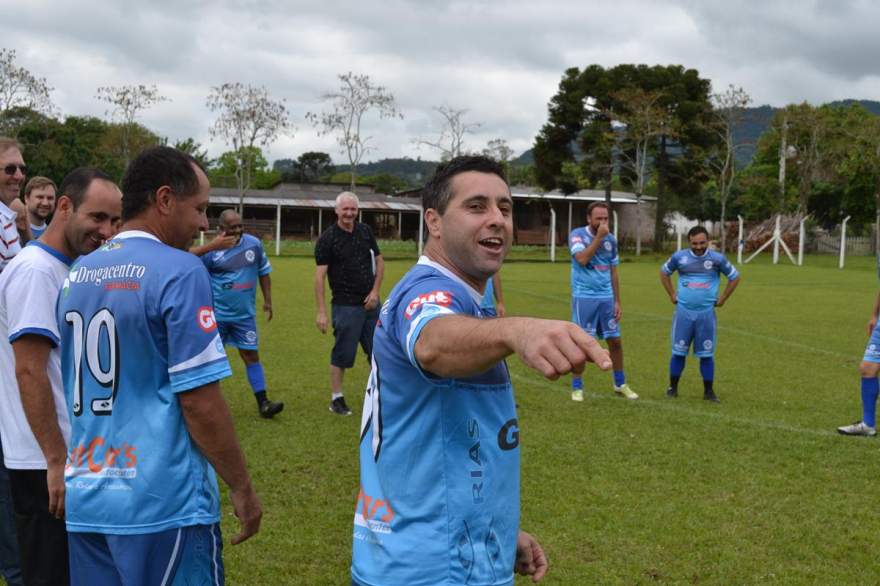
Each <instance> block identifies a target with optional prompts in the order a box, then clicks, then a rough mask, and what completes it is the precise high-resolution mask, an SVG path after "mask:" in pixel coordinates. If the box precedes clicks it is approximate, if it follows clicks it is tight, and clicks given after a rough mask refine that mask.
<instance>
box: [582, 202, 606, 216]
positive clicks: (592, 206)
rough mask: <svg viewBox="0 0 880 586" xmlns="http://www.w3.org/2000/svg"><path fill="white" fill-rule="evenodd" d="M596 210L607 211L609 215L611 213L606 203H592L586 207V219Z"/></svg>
mask: <svg viewBox="0 0 880 586" xmlns="http://www.w3.org/2000/svg"><path fill="white" fill-rule="evenodd" d="M596 208H605V209H606V210H608V213H609V214H610V213H611V208H609V207H608V204H607V203H605V202H604V201H594V202H593V203H591V204H590V205H588V206H587V217H588V218H589V217H590V216H592V215H593V210H595V209H596Z"/></svg>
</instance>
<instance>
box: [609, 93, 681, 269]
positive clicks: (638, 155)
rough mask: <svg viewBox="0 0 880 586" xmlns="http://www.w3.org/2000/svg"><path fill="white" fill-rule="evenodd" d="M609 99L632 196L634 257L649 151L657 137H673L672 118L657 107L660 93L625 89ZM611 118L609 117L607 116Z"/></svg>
mask: <svg viewBox="0 0 880 586" xmlns="http://www.w3.org/2000/svg"><path fill="white" fill-rule="evenodd" d="M612 97H613V98H614V99H615V101H616V102H617V103H619V104H620V109H619V110H618V112H616V113H615V114H614V115H613V116H614V118H613V119H612V131H611V132H612V135H613V137H612V138H613V139H614V141H615V144H616V151H617V152H618V153H619V165H620V168H621V169H620V170H621V175H623V176H624V177H627V176H628V178H629V183H630V185H631V186H632V189H633V191H634V192H635V196H636V256H639V255H640V254H641V253H642V215H641V214H642V212H641V208H642V205H641V204H642V196H643V195H644V193H645V186H646V185H647V182H648V178H649V177H650V174H651V171H652V169H651V157H650V151H651V149H652V147H654V145H655V143H656V142H657V140H658V139H659V138H660V137H673V138H674V137H676V136H677V134H678V133H677V130H676V129H675V122H674V120H673V118H672V115H671V113H670V112H669V111H667V109H666V108H663V107H661V106H660V102H661V100H662V98H663V93H662V92H660V91H656V90H655V91H645V90H643V89H641V88H628V89H624V90H620V91H617V92H614V93H613V94H612ZM608 115H609V117H611V114H610V113H609V114H608Z"/></svg>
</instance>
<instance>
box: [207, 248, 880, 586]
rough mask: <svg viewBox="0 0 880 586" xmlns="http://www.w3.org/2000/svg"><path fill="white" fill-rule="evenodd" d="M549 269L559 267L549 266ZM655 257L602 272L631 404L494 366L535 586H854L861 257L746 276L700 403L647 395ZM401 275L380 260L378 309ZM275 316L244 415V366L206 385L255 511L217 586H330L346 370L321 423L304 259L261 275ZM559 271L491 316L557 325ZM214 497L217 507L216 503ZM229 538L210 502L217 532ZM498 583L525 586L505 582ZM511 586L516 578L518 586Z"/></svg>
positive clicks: (564, 300) (659, 307)
mask: <svg viewBox="0 0 880 586" xmlns="http://www.w3.org/2000/svg"><path fill="white" fill-rule="evenodd" d="M563 253H564V250H563ZM662 260H663V259H662V258H661V257H651V256H647V257H643V259H641V260H639V261H635V262H627V261H625V262H624V263H623V264H622V265H621V267H620V274H621V283H622V293H623V311H624V317H623V322H622V330H623V340H624V347H625V353H626V362H627V367H626V371H627V378H628V382H629V383H630V384H631V386H632V387H633V389H634V390H636V392H638V393H639V394H640V395H641V397H642V398H641V399H640V400H638V401H635V402H628V401H625V400H623V399H618V398H616V397H614V396H613V393H612V392H611V375H610V374H604V373H602V374H600V373H598V372H597V371H595V370H594V371H592V372H589V373H588V375H587V376H586V378H585V386H586V389H587V391H588V392H587V400H586V401H585V402H583V403H579V404H578V403H573V402H572V401H571V400H570V398H569V392H568V391H569V388H568V386H569V383H568V381H567V380H560V381H556V382H550V381H546V380H544V379H542V378H541V377H540V376H538V375H537V374H536V373H534V372H531V371H529V370H527V369H526V368H525V367H523V365H522V364H521V363H519V362H518V361H517V360H516V359H515V358H514V359H511V360H510V362H509V363H510V366H511V373H512V376H513V379H514V388H515V390H516V394H517V400H518V402H519V405H520V410H519V416H520V424H521V429H522V444H521V445H522V461H523V467H522V527H523V528H524V529H526V530H528V531H530V532H531V533H533V534H534V535H535V536H536V537H537V538H538V539H539V541H541V543H542V544H543V545H544V547H545V549H546V551H547V553H548V556H549V558H550V562H551V570H550V573H549V574H548V576H547V578H546V580H545V581H544V583H545V584H573V585H580V584H651V583H668V584H676V583H684V584H689V583H699V584H757V583H780V584H849V583H852V584H857V583H858V584H862V583H864V584H872V583H873V584H876V583H878V582H880V566H878V564H877V563H876V559H875V558H876V552H875V551H874V548H875V547H876V544H877V537H876V536H877V534H878V533H880V518H878V515H877V513H876V509H877V503H875V502H874V497H875V496H876V495H875V491H876V490H877V489H878V487H877V479H878V476H880V464H878V457H877V448H878V444H877V442H876V440H873V439H867V438H845V437H841V436H838V435H837V434H836V433H835V431H834V428H835V427H836V426H838V425H842V424H845V423H851V422H852V421H855V420H856V419H858V418H859V416H860V413H861V411H860V407H859V405H860V403H859V393H858V389H859V387H858V384H859V383H858V381H859V379H858V375H857V372H856V366H857V364H858V362H859V359H860V357H861V354H862V351H863V350H864V344H865V341H866V334H865V331H864V328H865V323H866V321H867V318H868V314H869V312H870V310H871V308H872V304H873V302H874V297H875V295H876V292H877V277H876V272H875V270H874V264H873V259H870V258H850V259H848V266H847V268H846V269H845V270H843V271H841V270H838V269H837V268H836V258H832V257H810V258H808V259H807V261H806V266H805V267H801V268H796V267H792V266H790V265H787V264H786V265H783V264H780V265H779V266H772V265H771V264H769V262H768V261H767V259H766V258H762V259H759V260H757V261H755V263H753V264H749V265H746V266H745V267H741V273H742V275H743V283H742V285H741V287H740V288H739V290H738V291H737V292H736V294H735V295H734V296H733V297H732V298H731V300H730V302H729V303H728V304H727V306H726V307H724V308H722V309H721V310H719V324H720V329H719V335H718V353H717V356H716V363H717V367H716V381H717V382H716V392H717V393H718V395H719V396H720V397H721V400H722V401H723V403H722V404H721V405H715V404H706V403H704V401H702V399H701V396H702V384H701V381H700V377H699V370H698V367H697V366H698V363H697V361H696V360H694V359H690V360H689V361H688V365H687V368H686V370H685V373H684V376H683V379H682V385H681V387H680V398H679V399H677V400H668V399H666V398H665V397H664V390H665V388H666V384H667V367H668V362H669V324H670V318H671V314H672V309H673V307H672V305H671V304H670V303H669V301H668V299H667V297H666V295H665V294H664V292H663V291H662V288H661V286H660V284H659V280H658V278H657V272H658V269H659V265H660V264H661V262H662ZM412 262H413V261H412V260H392V261H389V262H388V264H387V271H386V279H385V286H384V287H383V289H384V291H385V293H387V292H388V291H389V290H390V289H391V287H392V286H393V285H394V283H396V281H397V280H398V279H399V278H400V277H401V275H402V274H403V273H404V272H405V271H406V270H407V269H408V268H409V267H410V266H411V264H412ZM273 264H274V267H275V272H274V273H273V290H274V297H275V319H274V321H273V322H271V323H270V324H268V325H267V324H265V323H264V322H261V328H262V329H261V337H262V341H261V352H262V355H263V362H264V364H265V366H266V374H267V379H268V382H269V389H270V396H271V397H272V398H273V399H276V400H279V399H280V400H283V401H284V402H285V403H286V410H285V411H284V413H282V414H281V415H280V416H278V417H277V418H276V419H275V420H272V421H264V420H260V419H259V418H258V417H257V413H256V407H255V402H254V401H253V399H252V397H251V394H250V392H249V390H248V388H247V383H246V380H245V377H244V369H243V368H242V366H241V363H240V361H239V359H238V358H237V357H236V356H233V357H232V365H233V370H234V371H235V376H234V377H233V378H232V379H230V380H228V381H226V384H225V385H224V391H225V394H226V396H227V398H228V400H229V402H230V404H231V406H232V410H233V414H234V416H235V419H236V425H237V430H238V434H239V437H240V439H241V442H242V444H243V446H244V449H245V452H246V454H247V457H248V461H249V465H250V470H251V473H252V475H253V477H254V481H255V483H256V486H257V490H258V492H259V494H260V496H261V498H262V500H263V506H264V509H265V516H264V519H263V527H262V531H261V533H260V534H259V535H258V536H257V537H255V538H254V539H252V540H251V541H249V542H246V543H245V544H242V545H239V546H236V547H230V546H227V548H226V552H225V559H226V569H227V576H228V579H229V583H230V584H236V585H238V584H254V585H268V584H344V585H347V584H349V578H348V570H349V564H350V555H351V533H352V516H353V511H354V504H355V499H356V496H357V491H358V464H357V442H358V431H359V429H358V428H359V424H360V411H361V403H362V397H363V387H364V383H365V381H366V377H367V374H368V372H367V366H366V362H365V360H364V359H363V356H362V355H361V356H359V357H358V362H357V365H356V367H355V368H354V369H353V370H351V371H349V372H348V376H347V379H346V392H347V393H346V394H347V397H348V402H349V404H350V405H351V407H352V408H353V409H354V412H355V413H354V416H352V417H348V418H340V417H337V416H334V415H332V414H331V413H329V412H328V410H327V405H328V402H329V384H328V373H327V365H328V360H329V354H330V348H331V346H332V337H331V336H330V335H329V334H328V335H326V336H322V335H321V334H320V333H319V332H318V330H317V329H316V328H315V326H314V300H313V293H312V275H313V270H314V267H313V262H312V261H311V260H310V259H309V258H306V257H304V256H294V257H282V258H278V259H275V258H273ZM568 271H569V268H568V264H567V263H565V262H559V263H556V264H550V263H539V262H513V263H509V264H508V265H506V266H505V267H504V269H503V270H502V275H503V282H504V289H505V295H506V298H507V299H506V301H507V306H508V309H509V311H510V312H511V313H512V314H517V315H534V316H542V317H548V318H559V319H566V318H567V317H568V315H569V298H568ZM224 492H225V491H224ZM235 527H236V524H235V520H234V518H233V517H232V516H231V509H230V508H229V506H228V502H226V501H225V502H224V522H223V528H224V531H225V536H226V537H227V539H228V537H229V536H231V535H232V533H233V531H234V529H235ZM518 583H521V584H525V583H527V582H526V581H525V580H521V581H519V582H518ZM529 583H530V582H529Z"/></svg>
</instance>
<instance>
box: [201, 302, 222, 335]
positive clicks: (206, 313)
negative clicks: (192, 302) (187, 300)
mask: <svg viewBox="0 0 880 586" xmlns="http://www.w3.org/2000/svg"><path fill="white" fill-rule="evenodd" d="M197 318H198V322H199V327H200V328H202V331H203V332H205V333H209V332H213V331H214V330H216V329H217V320H216V319H214V308H212V307H204V306H203V307H200V308H199V311H198V314H197Z"/></svg>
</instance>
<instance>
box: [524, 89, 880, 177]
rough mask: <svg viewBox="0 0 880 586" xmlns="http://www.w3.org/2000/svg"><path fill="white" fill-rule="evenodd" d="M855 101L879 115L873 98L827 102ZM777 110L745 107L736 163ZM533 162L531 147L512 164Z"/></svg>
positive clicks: (745, 160) (746, 156) (745, 159)
mask: <svg viewBox="0 0 880 586" xmlns="http://www.w3.org/2000/svg"><path fill="white" fill-rule="evenodd" d="M855 103H858V104H861V105H862V107H863V108H865V109H866V110H867V111H868V112H871V113H872V114H875V115H877V116H880V102H876V101H874V100H837V101H834V102H829V105H831V106H840V107H848V106H850V105H852V104H855ZM777 110H779V108H774V107H772V106H757V107H755V108H746V112H745V116H744V117H743V121H742V123H741V124H740V125H739V126H737V127H736V129H734V136H735V137H736V140H737V142H740V143H741V144H744V145H745V146H744V147H743V148H741V149H740V150H739V151H738V153H737V157H736V161H737V164H738V165H741V166H743V167H744V166H746V165H748V164H749V161H751V160H752V156H753V155H754V154H755V147H756V146H757V144H758V139H759V138H760V137H761V135H762V134H764V131H765V130H767V128H768V127H769V126H770V121H771V120H772V119H773V115H774V114H776V112H777ZM534 162H535V157H534V155H533V154H532V151H531V149H529V150H527V151H526V152H524V153H523V154H521V155H520V156H519V157H517V158H516V159H514V164H523V165H533V164H534Z"/></svg>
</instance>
